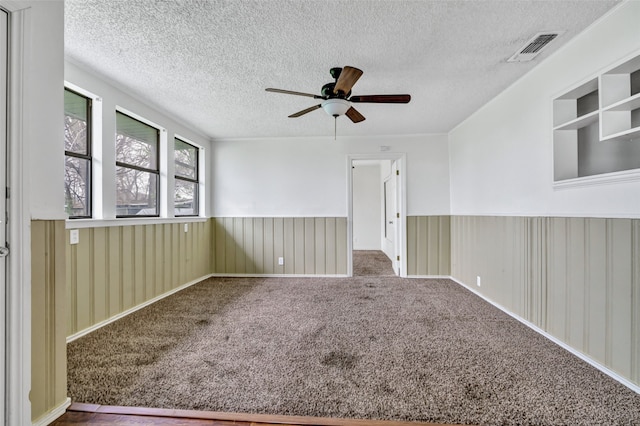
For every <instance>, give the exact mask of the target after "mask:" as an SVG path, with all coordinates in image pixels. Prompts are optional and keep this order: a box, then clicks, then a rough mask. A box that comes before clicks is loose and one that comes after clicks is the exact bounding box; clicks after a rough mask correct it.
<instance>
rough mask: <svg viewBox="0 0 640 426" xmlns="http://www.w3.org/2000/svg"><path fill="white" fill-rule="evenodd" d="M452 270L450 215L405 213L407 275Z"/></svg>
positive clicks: (442, 272) (432, 273)
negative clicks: (410, 214)
mask: <svg viewBox="0 0 640 426" xmlns="http://www.w3.org/2000/svg"><path fill="white" fill-rule="evenodd" d="M450 274H451V217H450V216H407V275H410V276H411V275H418V276H425V275H434V276H435V275H444V276H448V275H450Z"/></svg>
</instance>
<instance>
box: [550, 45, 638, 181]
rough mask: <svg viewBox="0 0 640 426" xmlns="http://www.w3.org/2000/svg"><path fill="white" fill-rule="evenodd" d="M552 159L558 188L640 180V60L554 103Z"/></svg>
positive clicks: (616, 68) (583, 84) (583, 86)
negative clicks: (632, 178)
mask: <svg viewBox="0 0 640 426" xmlns="http://www.w3.org/2000/svg"><path fill="white" fill-rule="evenodd" d="M553 154H554V158H553V162H554V177H553V180H554V183H555V186H556V187H566V186H574V184H576V183H578V182H580V181H581V180H585V182H586V181H589V182H601V181H603V180H602V179H593V178H594V177H598V176H602V177H604V176H611V177H612V178H615V177H616V176H617V175H618V174H620V173H619V172H625V173H623V175H624V178H625V180H629V175H630V174H631V175H635V174H637V177H638V179H640V55H637V56H635V57H633V58H631V59H629V60H626V61H624V62H622V63H620V64H619V65H616V66H615V67H613V68H611V69H609V70H608V71H606V72H604V73H602V74H601V75H599V76H596V77H594V78H592V79H590V80H588V81H587V82H585V83H582V84H580V85H578V86H576V87H574V88H573V89H571V90H569V91H567V92H566V93H564V94H562V95H561V96H558V97H557V98H555V99H554V100H553ZM621 176H622V175H621ZM605 180H606V181H607V182H609V181H611V179H608V178H607V179H605Z"/></svg>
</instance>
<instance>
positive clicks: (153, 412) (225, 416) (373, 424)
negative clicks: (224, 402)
mask: <svg viewBox="0 0 640 426" xmlns="http://www.w3.org/2000/svg"><path fill="white" fill-rule="evenodd" d="M72 413H92V414H95V415H114V416H117V417H115V418H114V420H117V419H121V418H122V416H131V417H137V416H139V417H146V418H147V419H148V420H151V418H158V420H159V421H158V422H153V423H149V422H144V424H179V423H170V422H166V421H161V420H162V419H165V420H166V419H182V420H195V421H197V420H204V421H206V423H202V424H218V425H225V424H235V425H243V424H246V425H256V426H257V425H270V424H277V425H291V426H312V425H315V426H457V425H452V424H441V423H425V422H406V421H392V420H362V419H338V418H330V417H307V416H283V415H271V414H249V413H225V412H216V411H194V410H174V409H166V408H145V407H120V406H112V405H96V404H82V403H73V404H72V405H71V406H70V407H69V408H68V410H67V414H72ZM71 417H73V416H69V418H68V419H67V420H66V421H65V420H64V416H63V418H61V419H60V420H61V422H60V423H58V422H56V423H54V425H56V424H57V425H63V424H71V423H74V422H73V419H72V418H71ZM95 420H96V423H98V422H104V423H106V420H107V419H105V418H103V419H99V418H96V419H95ZM87 423H88V424H90V422H89V421H87ZM104 423H102V424H104ZM113 424H120V423H113ZM140 424H142V423H140ZM184 424H198V423H193V422H191V421H187V422H185V423H184Z"/></svg>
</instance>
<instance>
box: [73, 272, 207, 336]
mask: <svg viewBox="0 0 640 426" xmlns="http://www.w3.org/2000/svg"><path fill="white" fill-rule="evenodd" d="M212 275H213V274H209V275H205V276H203V277H200V278H197V279H195V280H193V281H189V282H188V283H186V284H183V285H181V286H180V287H176V288H174V289H173V290H170V291H168V292H166V293H162V294H161V295H159V296H156V297H154V298H153V299H149V300H147V301H146V302H144V303H141V304H139V305H136V306H134V307H133V308H129V309H127V310H126V311H123V312H120V313H119V314H117V315H114V316H112V317H110V318H107V319H106V320H104V321H100V322H99V323H97V324H94V325H92V326H91V327H89V328H85V329H84V330H81V331H78V332H77V333H74V334H72V335H71V336H67V343H71V342H73V341H74V340H76V339H78V338H80V337H82V336H85V335H87V334H89V333H91V332H92V331H96V330H97V329H99V328H102V327H104V326H105V325H107V324H111V323H112V322H114V321H117V320H119V319H120V318H123V317H126V316H127V315H129V314H132V313H134V312H135V311H138V310H140V309H142V308H144V307H147V306H149V305H151V304H152V303H155V302H157V301H158V300H162V299H164V298H165V297H168V296H171V295H172V294H175V293H177V292H179V291H180V290H184V289H185V288H187V287H191V286H192V285H194V284H197V283H199V282H201V281H203V280H206V279H207V278H209V277H211V276H212Z"/></svg>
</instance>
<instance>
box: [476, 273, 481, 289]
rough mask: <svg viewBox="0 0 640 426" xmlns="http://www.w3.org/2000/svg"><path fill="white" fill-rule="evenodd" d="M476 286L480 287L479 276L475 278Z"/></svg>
mask: <svg viewBox="0 0 640 426" xmlns="http://www.w3.org/2000/svg"><path fill="white" fill-rule="evenodd" d="M476 284H477V285H478V287H480V284H481V282H480V275H478V276H477V277H476Z"/></svg>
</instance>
